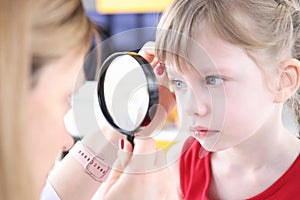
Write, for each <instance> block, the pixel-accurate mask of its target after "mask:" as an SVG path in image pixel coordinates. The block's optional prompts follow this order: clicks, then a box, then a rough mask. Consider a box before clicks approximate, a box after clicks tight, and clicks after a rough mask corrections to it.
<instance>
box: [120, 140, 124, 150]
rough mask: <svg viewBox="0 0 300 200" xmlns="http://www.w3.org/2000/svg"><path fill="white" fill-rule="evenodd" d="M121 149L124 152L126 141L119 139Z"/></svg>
mask: <svg viewBox="0 0 300 200" xmlns="http://www.w3.org/2000/svg"><path fill="white" fill-rule="evenodd" d="M119 148H120V149H121V150H124V139H119Z"/></svg>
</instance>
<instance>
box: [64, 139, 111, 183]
mask: <svg viewBox="0 0 300 200" xmlns="http://www.w3.org/2000/svg"><path fill="white" fill-rule="evenodd" d="M70 154H71V155H72V156H73V158H75V159H76V160H77V161H78V162H79V163H80V164H81V165H82V166H83V168H84V170H85V172H86V173H87V174H89V175H90V176H91V177H92V178H93V179H95V180H96V181H99V182H104V181H105V180H106V179H107V177H108V175H109V172H110V170H111V167H110V165H109V164H107V162H105V160H104V159H103V158H102V157H101V156H99V155H96V154H95V153H94V152H93V151H92V150H91V149H89V148H88V147H87V146H85V145H83V144H82V143H81V141H77V142H76V144H75V145H74V147H73V148H72V149H71V150H70Z"/></svg>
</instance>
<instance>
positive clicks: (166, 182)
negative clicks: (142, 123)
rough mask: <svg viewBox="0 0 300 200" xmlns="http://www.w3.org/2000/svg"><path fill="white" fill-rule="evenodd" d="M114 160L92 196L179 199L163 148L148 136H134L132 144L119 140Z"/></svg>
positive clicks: (108, 198)
mask: <svg viewBox="0 0 300 200" xmlns="http://www.w3.org/2000/svg"><path fill="white" fill-rule="evenodd" d="M119 148H120V150H119V152H118V160H117V161H116V163H115V165H114V169H113V170H112V171H111V173H110V176H109V177H108V179H107V180H106V182H105V183H103V184H102V185H101V188H100V191H99V193H98V194H97V196H95V197H94V198H93V199H105V200H115V199H123V200H140V199H143V200H156V199H162V200H176V199H181V198H180V195H179V192H178V189H177V185H176V180H175V178H174V176H172V172H171V171H170V169H169V168H168V166H167V163H166V159H165V153H164V151H161V150H158V149H156V143H155V141H154V140H153V139H151V138H146V139H145V138H144V139H138V138H136V139H135V147H134V149H133V148H132V146H131V144H130V143H129V142H128V141H126V140H120V144H119Z"/></svg>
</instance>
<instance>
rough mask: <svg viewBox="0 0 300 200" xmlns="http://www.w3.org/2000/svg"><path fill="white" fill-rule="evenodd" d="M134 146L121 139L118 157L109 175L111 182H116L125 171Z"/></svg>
mask: <svg viewBox="0 0 300 200" xmlns="http://www.w3.org/2000/svg"><path fill="white" fill-rule="evenodd" d="M132 150H133V149H132V146H131V144H130V142H128V141H127V140H125V139H120V140H119V150H118V153H117V155H118V159H117V160H116V162H115V163H114V165H113V167H112V169H113V170H111V172H110V175H109V176H108V181H109V182H112V183H114V182H116V181H117V180H118V179H119V178H120V176H121V175H122V174H123V173H124V169H125V168H126V166H127V164H128V162H129V160H130V159H131V157H132Z"/></svg>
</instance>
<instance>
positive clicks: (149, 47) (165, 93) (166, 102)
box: [139, 41, 175, 113]
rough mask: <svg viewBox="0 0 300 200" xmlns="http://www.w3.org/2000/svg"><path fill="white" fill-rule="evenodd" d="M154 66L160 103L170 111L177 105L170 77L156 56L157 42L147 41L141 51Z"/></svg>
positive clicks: (140, 53)
mask: <svg viewBox="0 0 300 200" xmlns="http://www.w3.org/2000/svg"><path fill="white" fill-rule="evenodd" d="M139 55H141V56H143V57H144V58H145V59H146V60H147V61H148V62H149V63H150V64H151V66H152V68H153V70H154V73H155V75H156V77H157V80H158V84H159V104H160V105H162V106H163V107H164V109H165V110H166V112H167V113H170V112H171V111H172V109H173V108H174V106H175V96H174V94H173V93H172V92H171V91H170V90H169V79H168V75H167V73H166V70H165V66H164V64H163V63H162V62H161V61H160V60H159V59H158V58H157V57H156V56H155V43H154V42H151V41H150V42H147V43H146V44H145V45H144V46H143V47H142V48H141V50H140V51H139Z"/></svg>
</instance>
